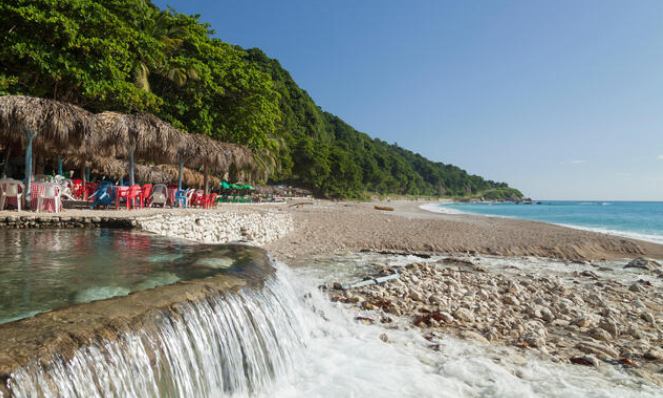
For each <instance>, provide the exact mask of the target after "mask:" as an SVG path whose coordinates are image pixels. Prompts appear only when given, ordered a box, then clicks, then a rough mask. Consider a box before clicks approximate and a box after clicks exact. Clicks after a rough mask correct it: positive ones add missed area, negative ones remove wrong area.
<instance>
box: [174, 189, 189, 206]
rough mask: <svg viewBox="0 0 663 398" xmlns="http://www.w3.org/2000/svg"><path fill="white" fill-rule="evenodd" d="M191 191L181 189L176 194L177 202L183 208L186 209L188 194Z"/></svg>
mask: <svg viewBox="0 0 663 398" xmlns="http://www.w3.org/2000/svg"><path fill="white" fill-rule="evenodd" d="M188 192H189V191H188V190H186V189H180V190H179V191H177V193H176V194H175V203H176V204H178V205H180V207H181V208H183V209H186V194H187V193H188Z"/></svg>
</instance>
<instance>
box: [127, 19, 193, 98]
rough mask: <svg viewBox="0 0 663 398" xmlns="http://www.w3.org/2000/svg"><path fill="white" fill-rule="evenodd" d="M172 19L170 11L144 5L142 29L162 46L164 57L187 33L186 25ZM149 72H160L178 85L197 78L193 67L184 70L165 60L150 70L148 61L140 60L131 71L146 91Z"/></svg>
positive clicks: (172, 50) (170, 52)
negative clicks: (160, 66) (176, 23)
mask: <svg viewBox="0 0 663 398" xmlns="http://www.w3.org/2000/svg"><path fill="white" fill-rule="evenodd" d="M172 19H173V18H172V15H171V13H170V11H161V10H159V9H157V8H152V7H146V18H145V23H144V25H143V26H142V29H143V30H144V31H146V32H148V34H149V36H150V37H152V38H153V39H155V40H157V41H158V42H159V43H160V44H161V45H162V46H163V49H164V55H165V58H166V59H168V58H169V56H170V55H171V54H173V53H174V52H175V51H176V50H177V49H178V48H179V47H180V45H181V44H182V42H183V41H184V39H185V38H186V36H187V35H188V34H189V29H188V27H187V26H182V25H173V24H172ZM151 72H155V73H159V74H162V75H163V76H165V77H166V78H167V79H168V80H170V81H172V82H173V83H175V85H177V86H178V87H182V86H184V85H185V84H186V82H187V80H188V79H197V78H198V71H196V70H195V69H193V68H189V69H188V70H185V69H184V68H180V67H176V66H173V65H170V64H168V62H167V61H166V65H165V66H164V67H162V68H155V70H154V71H151V70H150V67H149V66H148V62H147V61H146V60H140V61H139V62H138V65H136V67H135V68H134V71H133V75H134V83H135V84H136V86H137V87H139V88H141V89H143V90H145V91H147V92H151V90H150V82H149V76H150V73H151Z"/></svg>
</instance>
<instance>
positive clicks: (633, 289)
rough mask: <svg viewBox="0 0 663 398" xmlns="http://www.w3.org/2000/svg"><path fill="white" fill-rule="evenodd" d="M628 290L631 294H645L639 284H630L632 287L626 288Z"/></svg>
mask: <svg viewBox="0 0 663 398" xmlns="http://www.w3.org/2000/svg"><path fill="white" fill-rule="evenodd" d="M628 290H629V291H631V292H633V293H644V292H645V288H644V287H642V285H641V284H639V283H634V284H632V285H631V286H630V287H629V288H628Z"/></svg>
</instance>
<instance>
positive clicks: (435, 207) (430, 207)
mask: <svg viewBox="0 0 663 398" xmlns="http://www.w3.org/2000/svg"><path fill="white" fill-rule="evenodd" d="M419 208H420V209H422V210H426V211H430V212H431V213H440V214H469V213H465V212H462V211H460V210H456V209H451V208H449V207H446V206H441V205H440V204H438V203H429V204H425V205H421V206H419Z"/></svg>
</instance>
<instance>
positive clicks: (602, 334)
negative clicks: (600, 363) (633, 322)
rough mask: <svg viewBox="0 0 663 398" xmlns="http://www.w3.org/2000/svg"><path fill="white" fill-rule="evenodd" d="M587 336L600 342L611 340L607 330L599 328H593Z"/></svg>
mask: <svg viewBox="0 0 663 398" xmlns="http://www.w3.org/2000/svg"><path fill="white" fill-rule="evenodd" d="M589 334H590V336H592V337H593V338H595V339H596V340H600V341H609V340H612V335H611V334H610V333H609V332H608V331H607V330H605V329H601V328H600V327H597V328H593V329H592V330H590V331H589Z"/></svg>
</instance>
